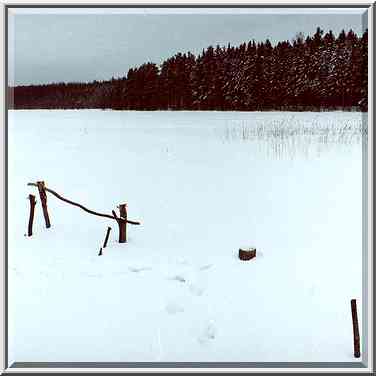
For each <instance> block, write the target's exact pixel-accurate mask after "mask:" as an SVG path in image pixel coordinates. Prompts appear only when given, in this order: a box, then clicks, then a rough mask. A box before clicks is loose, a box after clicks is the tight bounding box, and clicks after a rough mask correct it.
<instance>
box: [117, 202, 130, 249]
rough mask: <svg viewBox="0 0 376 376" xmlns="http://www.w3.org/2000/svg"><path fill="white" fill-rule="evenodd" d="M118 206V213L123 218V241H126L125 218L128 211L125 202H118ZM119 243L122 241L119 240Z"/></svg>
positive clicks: (126, 218)
mask: <svg viewBox="0 0 376 376" xmlns="http://www.w3.org/2000/svg"><path fill="white" fill-rule="evenodd" d="M118 208H119V213H120V217H121V218H122V219H124V222H125V223H124V225H123V227H124V228H123V232H124V234H123V236H124V243H126V242H127V220H128V213H127V204H120V205H119V206H118ZM120 243H122V242H120Z"/></svg>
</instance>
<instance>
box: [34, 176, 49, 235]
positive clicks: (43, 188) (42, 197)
mask: <svg viewBox="0 0 376 376" xmlns="http://www.w3.org/2000/svg"><path fill="white" fill-rule="evenodd" d="M37 187H38V191H39V197H40V201H41V203H42V209H43V216H44V220H45V222H46V228H50V227H51V223H50V217H49V215H48V210H47V194H46V186H45V184H44V181H37Z"/></svg>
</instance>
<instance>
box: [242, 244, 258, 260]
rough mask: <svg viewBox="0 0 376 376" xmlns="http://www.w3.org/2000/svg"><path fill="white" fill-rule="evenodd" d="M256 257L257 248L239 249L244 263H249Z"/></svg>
mask: <svg viewBox="0 0 376 376" xmlns="http://www.w3.org/2000/svg"><path fill="white" fill-rule="evenodd" d="M254 257H256V248H252V247H244V248H239V259H240V260H243V261H248V260H251V259H253V258H254Z"/></svg>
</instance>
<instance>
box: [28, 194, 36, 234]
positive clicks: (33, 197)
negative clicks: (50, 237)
mask: <svg viewBox="0 0 376 376" xmlns="http://www.w3.org/2000/svg"><path fill="white" fill-rule="evenodd" d="M29 200H30V216H29V226H28V230H27V236H31V235H33V221H34V208H35V205H36V203H37V202H36V201H35V196H34V195H29Z"/></svg>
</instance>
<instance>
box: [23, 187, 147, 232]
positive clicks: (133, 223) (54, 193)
mask: <svg viewBox="0 0 376 376" xmlns="http://www.w3.org/2000/svg"><path fill="white" fill-rule="evenodd" d="M27 185H30V186H33V187H38V184H36V183H27ZM45 190H46V192H50V193H51V194H53V195H54V196H55V197H57V198H58V199H60V200H61V201H64V202H67V203H68V204H71V205H74V206H78V207H79V208H81V209H82V210H84V211H86V212H87V213H90V214H93V215H97V216H99V217H105V218H110V219H114V220H116V217H114V216H113V215H110V214H103V213H98V212H96V211H94V210H90V209H88V208H85V206H83V205H81V204H79V203H77V202H74V201H71V200H68V199H67V198H64V197H63V196H61V195H59V194H58V193H57V192H55V191H54V190H52V189H50V188H47V187H46V188H45ZM127 223H129V224H131V225H140V224H141V223H140V222H137V221H130V220H128V219H127Z"/></svg>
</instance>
